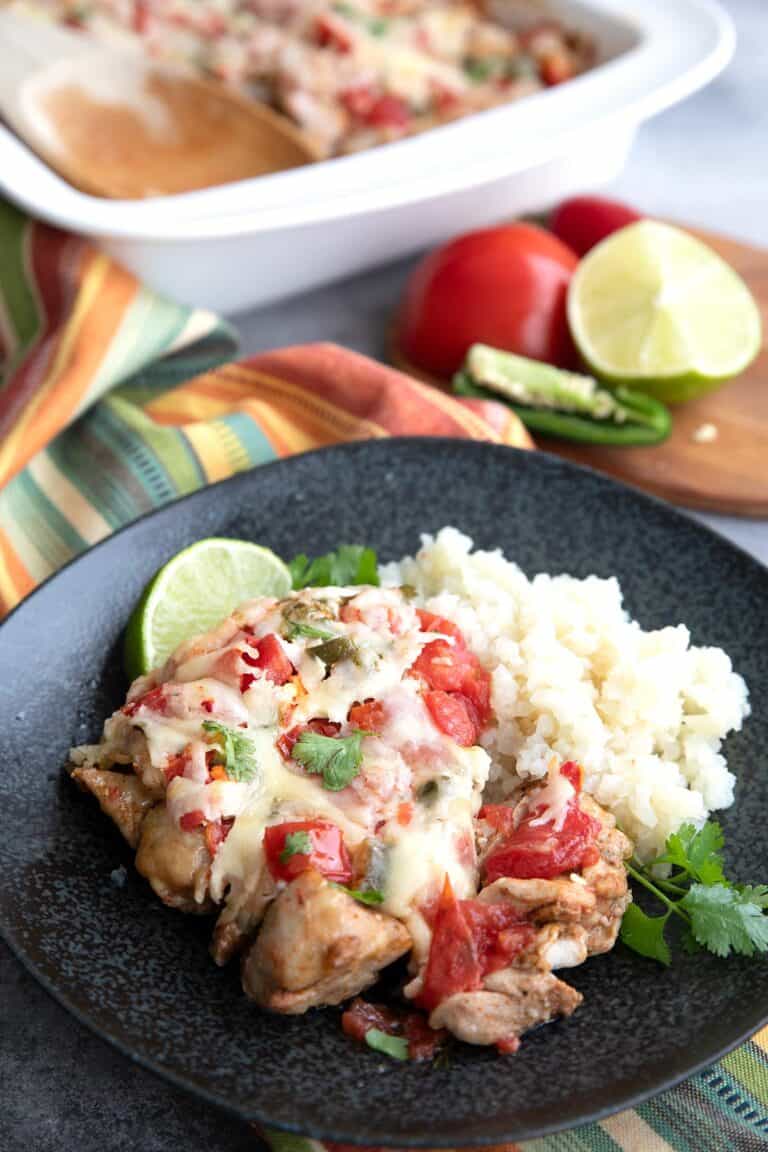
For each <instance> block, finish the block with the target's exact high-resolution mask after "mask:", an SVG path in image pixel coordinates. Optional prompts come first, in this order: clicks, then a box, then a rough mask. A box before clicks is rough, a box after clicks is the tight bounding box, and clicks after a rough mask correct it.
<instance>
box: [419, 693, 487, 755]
mask: <svg viewBox="0 0 768 1152" xmlns="http://www.w3.org/2000/svg"><path fill="white" fill-rule="evenodd" d="M424 703H425V704H426V706H427V708H428V709H429V714H430V716H431V717H432V719H433V720H434V722H435V724H436V725H437V727H438V728H439V729H440V731H441V732H444V733H445V735H446V736H450V738H451V739H452V740H455V741H456V743H457V744H460V745H461V747H462V748H470V747H471V746H472V745H473V744H476V743H477V740H478V736H479V735H480V725H479V724H478V721H477V713H476V712H475V710H474V708H473V707H472V704H471V703H470V701H469V700H467V698H466V696H462V695H461V693H459V692H441V691H440V690H437V691H434V692H427V693H426V695H425V696H424Z"/></svg>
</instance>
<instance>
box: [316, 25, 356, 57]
mask: <svg viewBox="0 0 768 1152" xmlns="http://www.w3.org/2000/svg"><path fill="white" fill-rule="evenodd" d="M315 43H316V44H318V45H319V47H320V48H330V49H331V50H332V51H334V52H340V53H342V55H344V54H346V53H347V52H351V51H352V47H353V41H352V37H351V36H349V35H348V33H347V32H346V30H345V29H344V28H343V27H342V26H341V24H339V23H338V22H337V21H335V20H333V19H331V18H330V17H328V16H318V18H317V20H316V21H315Z"/></svg>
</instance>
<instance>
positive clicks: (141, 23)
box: [131, 0, 149, 36]
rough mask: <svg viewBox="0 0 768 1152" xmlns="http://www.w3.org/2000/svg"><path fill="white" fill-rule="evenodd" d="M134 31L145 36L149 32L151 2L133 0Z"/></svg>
mask: <svg viewBox="0 0 768 1152" xmlns="http://www.w3.org/2000/svg"><path fill="white" fill-rule="evenodd" d="M131 25H132V27H133V31H134V32H135V33H136V35H137V36H143V35H144V34H145V33H146V32H147V31H148V30H149V0H133V19H132V20H131Z"/></svg>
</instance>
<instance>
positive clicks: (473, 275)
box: [400, 224, 577, 377]
mask: <svg viewBox="0 0 768 1152" xmlns="http://www.w3.org/2000/svg"><path fill="white" fill-rule="evenodd" d="M576 264H577V259H576V256H575V255H574V253H573V252H572V251H571V250H570V249H569V248H566V246H565V245H564V244H562V243H561V242H560V241H559V240H558V239H557V238H556V237H554V236H551V235H550V234H549V233H548V232H545V231H544V230H543V229H542V228H537V227H535V225H533V224H507V225H504V226H502V227H500V228H488V229H485V230H483V231H481V232H470V233H468V234H467V235H466V236H461V237H459V239H458V240H453V241H451V243H449V244H446V245H445V246H444V247H442V248H438V249H436V250H435V251H434V252H432V253H430V254H429V255H428V256H426V257H425V259H424V260H422V261H421V263H420V264H419V265H418V267H417V268H416V270H415V272H414V273H413V274H412V276H411V278H410V281H409V283H408V287H407V288H406V292H405V298H404V302H403V308H402V313H401V318H400V345H401V348H402V351H403V353H404V355H405V356H406V357H407V359H408V360H410V361H412V363H413V364H415V365H416V367H417V368H422V369H424V370H425V371H427V372H432V373H435V375H437V376H444V377H447V376H450V375H452V373H454V372H456V371H457V370H458V369H459V368H460V367H461V364H462V362H463V360H464V357H465V355H466V353H467V349H468V348H469V347H470V345H471V344H476V343H483V344H491V345H492V346H493V347H494V348H503V349H505V350H506V351H508V352H517V353H519V354H520V355H522V356H531V357H532V358H533V359H535V360H546V361H548V362H549V363H551V364H560V365H563V366H566V367H569V366H571V365H572V364H573V363H574V360H575V354H574V350H573V344H572V342H571V337H570V334H569V331H568V322H567V319H566V314H565V297H566V291H567V288H568V282H569V280H570V278H571V275H572V274H573V271H574V269H575V267H576Z"/></svg>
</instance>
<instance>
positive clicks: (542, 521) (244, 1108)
mask: <svg viewBox="0 0 768 1152" xmlns="http://www.w3.org/2000/svg"><path fill="white" fill-rule="evenodd" d="M444 524H455V525H456V526H458V527H460V528H462V529H463V530H465V531H467V532H468V533H470V535H472V536H473V537H474V540H475V543H476V544H477V545H478V546H482V547H485V548H489V547H496V546H501V547H503V548H504V550H505V551H506V553H507V555H508V556H510V557H512V558H514V559H515V560H517V561H518V562H519V563H520V564H521V565H522V567H523V568H524V569H525V570H526V571H527V572H528V573H529V574H530V573H534V572H537V571H550V572H558V571H567V572H571V573H573V574H574V575H577V576H586V575H588V574H589V573H591V572H595V573H597V574H599V575H602V576H607V575H610V574H614V573H615V574H616V575H617V576H618V577H619V578H620V580H621V582H622V585H623V588H624V592H625V596H626V603H627V607H628V608H629V610H630V612H631V613H632V614H633V615H634V616H635V617H636V618H637V619H638V620H639V621H640V622H641V623H642V624H643V626H645V627H650V628H653V627H657V626H660V625H664V624H676V623H678V622H680V621H685V622H686V623H687V624H688V625H689V626H690V628H691V631H692V633H693V637H694V640H695V642H696V643H699V644H716V645H720V646H722V647H724V648H726V649H727V651H728V652H729V653H730V654H731V656H732V658H733V660H734V664H735V666H736V668H737V669H738V670H739V671H740V672H742V673H743V674H744V675H745V676H746V678H747V681H748V683H749V684H750V686H751V689H752V704H753V709H754V712H753V715H752V717H751V718H750V720H749V721H748V722H747V725H746V728H745V730H744V731H743V732H742V733H740V734H737V735H735V736H733V737H732V738H731V739H730V740H729V741H728V746H727V752H728V758H729V762H730V765H731V767H732V768H733V769H734V771H735V772H736V773H737V775H738V777H739V787H738V800H737V804H736V806H735V807H734V808H733V809H732V810H731V811H730V812H728V813H727V814H725V816H724V819H723V823H724V825H725V829H726V835H727V844H728V852H727V856H728V864H729V865H730V866H732V868H733V870H734V873H735V874H736V875H737V876H739V877H740V878H741V879H743V880H744V881H758V880H760V879H765V875H764V874H762V875H761V873H764V872H765V862H766V860H767V859H768V831H766V828H767V827H768V770H766V748H767V747H768V697H767V692H766V690H767V689H768V612H767V611H766V608H767V606H768V599H767V595H766V594H767V593H768V573H766V571H765V570H764V569H763V568H761V567H760V565H758V564H757V563H755V562H754V561H753V560H751V559H750V558H749V557H748V556H746V555H744V554H743V553H741V552H739V551H738V550H737V549H735V548H733V547H731V546H730V545H729V544H727V543H726V542H724V541H723V540H721V539H719V538H718V537H716V536H714V535H713V534H711V533H709V532H707V531H706V530H704V529H702V528H700V527H699V526H697V525H696V524H694V523H693V522H692V521H690V520H688V519H686V518H683V517H682V516H680V515H678V514H677V513H675V512H673V511H672V510H670V509H669V508H667V507H666V506H664V505H662V504H660V503H658V502H656V501H654V500H651V499H649V498H647V497H645V496H642V495H639V494H638V493H636V492H634V491H632V490H630V489H627V488H624V487H621V486H619V485H616V484H614V483H612V482H611V481H609V480H607V479H605V478H603V477H601V476H598V475H596V474H594V473H591V472H588V471H585V470H583V469H578V468H575V467H574V466H572V465H570V464H567V463H565V462H564V461H562V460H558V459H555V458H552V457H549V456H545V455H543V454H539V453H536V454H533V453H531V454H528V453H523V452H516V451H514V450H512V449H506V448H498V447H491V446H488V445H481V444H475V443H464V442H457V441H448V440H445V441H442V440H418V439H416V440H402V441H387V442H373V443H365V444H354V445H348V446H345V447H339V448H332V449H328V450H325V451H321V452H316V453H311V454H309V455H306V456H302V457H297V458H294V459H291V460H288V461H284V462H280V463H276V464H271V465H268V466H266V467H261V468H259V469H257V470H255V471H252V472H248V473H245V474H243V475H240V476H237V477H235V478H234V479H232V480H228V481H226V482H224V483H222V484H218V485H214V486H213V487H210V488H207V489H205V490H204V491H201V492H198V493H197V494H195V495H193V496H190V497H189V498H187V499H185V500H182V501H180V502H178V503H177V504H175V505H173V506H171V507H169V508H165V509H163V510H161V511H159V512H157V513H155V514H153V515H151V516H149V517H147V518H145V519H143V520H140V521H138V522H137V523H136V524H134V525H132V526H131V527H129V528H127V529H126V530H125V531H123V532H120V533H119V534H118V535H116V536H114V537H112V538H111V539H110V540H107V541H106V542H105V543H104V544H101V545H99V546H98V547H96V548H94V549H93V550H92V551H90V552H89V553H88V554H86V555H85V556H83V557H81V558H80V559H78V560H76V561H75V562H74V563H72V564H71V565H70V566H69V567H68V568H66V569H64V570H63V571H62V572H60V573H59V574H58V575H57V576H55V577H54V578H53V579H52V580H50V581H49V582H48V583H47V584H46V585H45V586H44V587H42V588H41V589H39V590H38V591H37V592H35V594H34V595H32V596H30V597H29V599H28V600H27V601H26V602H25V603H24V604H22V605H21V607H20V608H19V609H17V611H16V612H15V613H14V614H13V615H12V616H11V617H10V618H9V619H8V620H7V621H6V623H5V624H4V625H3V626H2V628H0V699H2V705H3V709H2V717H1V718H0V766H2V767H1V769H0V921H2V929H3V935H4V937H5V939H6V940H7V941H8V942H9V944H10V945H11V947H12V948H13V949H14V950H15V952H16V953H17V955H18V956H19V957H20V958H21V959H22V960H23V961H24V963H25V964H26V965H27V966H28V967H29V968H30V970H31V971H32V972H33V973H34V974H35V975H36V976H37V978H38V979H39V980H40V981H41V983H42V984H43V985H44V986H45V987H46V988H47V989H48V990H49V991H50V992H51V993H53V995H54V996H56V997H57V999H59V1000H60V1001H61V1003H62V1004H64V1005H65V1007H67V1008H69V1009H70V1010H71V1011H72V1012H74V1013H75V1014H76V1015H77V1016H78V1017H79V1018H80V1019H81V1020H83V1021H84V1022H85V1023H86V1024H88V1025H89V1026H90V1027H91V1028H93V1029H94V1030H95V1031H96V1032H98V1033H99V1034H100V1035H102V1036H105V1037H106V1038H108V1039H109V1040H111V1041H112V1042H113V1043H114V1044H116V1045H117V1046H118V1047H119V1048H121V1049H122V1050H123V1051H125V1052H126V1053H128V1054H129V1055H131V1056H132V1057H133V1058H135V1059H137V1060H140V1061H141V1062H142V1063H144V1064H146V1065H147V1066H148V1067H150V1068H153V1069H155V1070H156V1071H157V1072H160V1073H161V1074H163V1075H165V1076H167V1077H168V1078H170V1079H172V1080H174V1081H175V1082H176V1083H178V1084H181V1085H183V1086H185V1087H187V1088H189V1089H190V1090H192V1091H193V1092H196V1093H198V1094H199V1095H202V1096H204V1097H205V1098H207V1099H209V1100H210V1101H212V1102H215V1103H218V1104H221V1105H224V1106H225V1107H227V1108H230V1109H232V1110H234V1111H236V1112H238V1113H239V1114H241V1115H242V1116H245V1117H249V1118H253V1119H258V1120H260V1121H262V1122H264V1123H269V1124H275V1125H278V1126H283V1127H285V1128H288V1129H291V1130H295V1131H299V1132H302V1133H306V1134H310V1135H312V1136H315V1137H318V1138H319V1137H329V1138H332V1139H336V1140H339V1141H350V1142H351V1141H356V1142H368V1143H375V1144H389V1145H397V1144H400V1145H414V1146H417V1145H423V1146H430V1145H432V1146H437V1145H445V1146H455V1145H462V1144H471V1143H483V1142H485V1143H489V1142H494V1143H495V1142H500V1141H506V1140H524V1139H531V1138H532V1137H535V1136H539V1135H542V1134H543V1133H546V1132H551V1131H554V1130H556V1129H558V1128H563V1127H567V1126H569V1125H574V1124H580V1123H583V1122H586V1121H588V1120H592V1119H594V1118H596V1117H598V1116H600V1115H603V1114H605V1113H606V1112H609V1111H612V1110H615V1109H618V1108H621V1107H624V1106H627V1105H629V1104H631V1103H636V1102H637V1101H639V1100H640V1099H642V1098H644V1097H646V1096H648V1095H650V1094H651V1093H654V1092H658V1091H659V1090H661V1089H662V1088H664V1087H667V1086H669V1085H670V1084H672V1083H674V1082H676V1081H677V1080H679V1079H681V1078H682V1077H684V1076H686V1075H687V1074H689V1073H690V1072H692V1071H694V1070H695V1069H697V1068H699V1067H701V1066H702V1065H705V1064H707V1063H709V1062H711V1061H712V1060H714V1059H715V1058H716V1057H717V1056H718V1055H719V1054H720V1053H722V1052H723V1051H724V1050H726V1049H727V1048H730V1047H732V1046H733V1045H734V1044H736V1043H737V1042H738V1041H739V1040H741V1039H743V1038H744V1037H745V1036H747V1035H748V1034H749V1033H750V1031H752V1030H754V1029H756V1028H757V1027H758V1025H759V1024H760V1023H761V1022H762V1020H763V1019H764V1018H765V1016H766V1006H767V1005H768V965H766V964H765V963H764V962H763V961H760V960H754V961H750V960H731V961H728V962H724V961H720V960H717V959H716V958H715V957H713V956H709V955H703V956H697V957H686V956H683V955H681V956H680V957H679V958H677V959H676V960H675V963H674V966H673V967H672V968H671V969H670V970H669V971H664V970H662V969H661V968H659V967H658V966H656V965H655V964H654V963H652V962H650V961H645V960H642V959H640V958H639V957H637V956H634V955H632V954H630V953H628V952H627V951H625V950H624V949H623V947H621V946H619V947H618V948H617V949H616V950H615V951H614V952H613V953H611V954H610V955H609V956H607V957H601V958H599V959H596V960H593V961H591V962H590V963H589V964H586V965H585V966H584V967H583V968H580V969H578V970H576V971H574V972H573V973H571V974H569V979H572V982H573V983H574V984H575V985H576V986H577V987H578V988H580V989H581V991H583V992H584V995H585V1003H584V1006H583V1007H582V1008H581V1009H580V1010H579V1011H578V1012H577V1014H576V1015H575V1016H574V1017H573V1019H572V1020H570V1021H568V1022H567V1023H558V1024H554V1025H552V1026H548V1027H545V1028H541V1029H539V1030H537V1031H536V1032H534V1033H532V1034H531V1035H529V1036H528V1037H527V1038H526V1039H525V1041H524V1043H523V1046H522V1049H521V1051H520V1052H519V1054H518V1055H517V1056H514V1057H507V1058H500V1057H497V1056H495V1055H494V1054H493V1053H491V1052H486V1051H480V1050H476V1049H471V1048H469V1047H462V1046H460V1047H459V1049H458V1051H457V1054H456V1056H455V1058H454V1060H453V1062H452V1064H451V1066H450V1067H449V1068H445V1069H433V1068H432V1067H430V1066H425V1065H400V1064H395V1063H394V1062H390V1061H383V1060H382V1058H381V1057H379V1056H378V1055H376V1054H375V1053H374V1052H371V1051H369V1050H367V1049H364V1048H361V1047H358V1046H355V1045H353V1044H352V1043H350V1042H349V1041H348V1040H347V1039H345V1037H344V1036H343V1035H342V1034H341V1032H340V1029H339V1026H338V1013H337V1012H336V1011H334V1010H325V1011H318V1012H313V1013H311V1014H309V1015H308V1016H306V1017H304V1018H298V1019H293V1018H280V1017H275V1016H268V1015H265V1014H263V1013H261V1012H260V1011H259V1010H258V1009H257V1008H256V1007H254V1005H252V1004H251V1003H249V1002H248V1001H247V1000H246V999H245V998H244V997H243V995H242V994H241V991H240V987H239V981H238V976H237V971H236V966H233V967H232V968H231V969H230V970H228V971H225V972H222V971H219V970H218V969H216V968H215V967H214V965H213V964H212V962H211V961H210V959H209V957H208V954H207V951H206V945H207V937H208V930H209V925H208V923H207V922H200V921H198V920H196V919H195V918H193V917H188V916H183V915H180V914H178V913H174V912H172V911H169V910H167V909H165V908H164V907H163V906H162V905H161V904H160V903H159V902H158V901H157V900H156V899H155V898H154V897H153V896H152V895H151V894H150V892H149V889H148V888H147V887H146V885H145V884H144V883H143V881H142V880H141V879H140V878H139V877H138V875H137V874H136V873H135V872H133V870H132V869H131V868H130V859H131V853H130V852H129V851H128V850H127V849H126V848H125V847H124V845H123V844H122V843H121V841H120V839H119V837H118V836H117V834H116V833H115V832H113V831H112V830H111V826H110V825H109V823H108V821H107V820H106V819H104V818H103V817H101V816H100V815H99V813H98V810H97V808H96V806H95V805H94V804H93V802H92V801H91V800H89V798H87V797H85V796H82V795H80V794H79V793H78V792H77V791H76V790H75V788H74V787H73V786H72V785H71V784H70V783H69V781H68V780H67V779H65V777H64V775H63V773H62V771H61V766H62V765H63V764H64V762H65V759H66V754H67V749H68V748H69V746H70V745H71V744H74V743H82V742H83V741H88V740H95V739H97V738H98V735H99V731H100V727H101V722H102V720H103V718H104V717H105V716H106V715H107V714H108V713H110V712H111V711H112V709H113V708H115V707H116V706H118V704H119V703H120V702H122V699H123V694H124V691H125V684H124V682H123V676H122V672H121V669H120V648H121V639H122V637H121V632H122V628H123V625H124V624H125V621H126V620H127V618H128V615H129V613H130V611H131V608H132V607H133V604H134V602H135V600H136V598H137V596H138V594H139V592H140V591H141V589H142V587H143V585H144V584H145V582H146V580H147V579H148V578H149V576H150V575H151V574H152V573H153V572H154V571H155V569H156V568H157V567H158V566H159V565H160V564H161V563H163V562H164V561H165V560H166V559H167V558H168V557H169V556H171V555H173V553H174V552H176V551H177V550H178V549H179V548H182V547H184V546H185V545H187V544H189V543H190V542H192V541H194V540H198V539H200V538H202V537H204V536H213V535H224V536H241V537H244V538H246V539H253V540H258V541H260V542H261V543H263V544H267V545H269V546H270V547H272V548H274V549H275V550H276V551H277V552H278V553H280V554H282V555H284V556H289V555H292V554H293V553H294V552H296V551H299V550H302V551H306V552H309V553H316V552H322V551H325V550H327V549H329V548H331V547H334V546H335V545H336V544H337V543H339V542H341V541H365V542H367V543H370V544H372V545H373V546H374V547H376V548H377V549H378V551H379V554H380V556H381V558H382V559H385V560H387V559H393V558H395V557H397V556H400V555H402V554H403V553H404V552H406V551H408V550H413V549H415V548H416V547H417V546H418V542H419V534H420V533H421V532H425V531H435V530H437V529H438V528H440V527H441V526H443V525H444ZM120 863H124V864H126V865H128V879H127V882H126V884H125V887H123V888H122V889H118V888H117V887H115V886H114V885H113V884H112V883H111V882H110V872H111V871H112V870H113V869H114V868H115V867H116V865H118V864H120Z"/></svg>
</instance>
